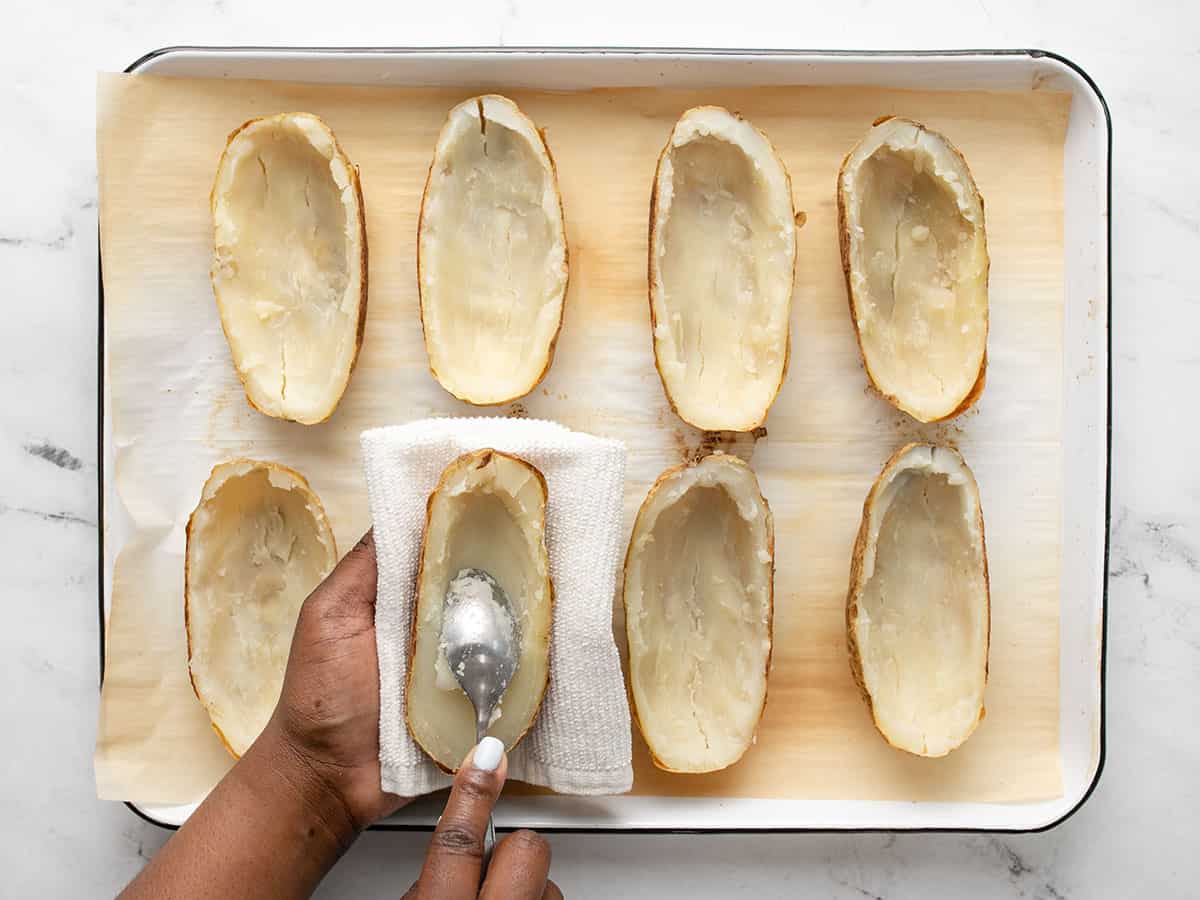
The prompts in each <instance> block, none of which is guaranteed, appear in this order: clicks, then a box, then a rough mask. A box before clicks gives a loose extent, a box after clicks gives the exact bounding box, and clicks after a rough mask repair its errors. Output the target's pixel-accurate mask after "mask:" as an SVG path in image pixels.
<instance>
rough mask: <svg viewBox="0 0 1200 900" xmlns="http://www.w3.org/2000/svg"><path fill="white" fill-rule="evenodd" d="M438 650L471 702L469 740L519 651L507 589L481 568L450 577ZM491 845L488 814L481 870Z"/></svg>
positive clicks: (480, 728) (481, 729)
mask: <svg viewBox="0 0 1200 900" xmlns="http://www.w3.org/2000/svg"><path fill="white" fill-rule="evenodd" d="M440 643H441V650H442V652H444V653H445V654H446V662H447V663H448V664H449V666H450V671H451V672H453V673H454V677H455V678H456V679H457V680H458V684H459V687H461V688H462V689H463V693H464V694H466V695H467V699H468V700H470V701H471V705H472V706H474V707H475V743H476V744H478V743H479V742H480V741H481V740H483V737H484V735H485V734H487V730H488V725H490V724H491V721H492V714H493V713H494V712H495V709H496V706H497V704H499V702H500V698H501V697H502V696H504V692H505V690H506V689H507V688H508V683H509V682H510V681H512V677H513V673H515V672H516V671H517V663H518V660H519V659H520V655H521V635H520V631H519V630H518V629H517V623H516V621H515V620H514V619H513V613H512V607H511V606H510V605H509V601H508V595H507V594H505V593H504V588H502V587H500V585H499V584H498V583H497V582H496V579H495V578H493V577H492V576H491V575H489V574H488V573H487V572H485V571H483V570H482V569H461V570H460V571H459V572H458V574H457V575H455V576H454V578H452V579H451V580H450V584H449V585H448V586H447V588H446V597H445V600H444V602H443V606H442V635H441V642H440ZM495 846H496V826H495V824H494V823H493V822H492V817H491V816H488V827H487V835H486V836H485V837H484V841H483V868H482V873H486V872H487V867H488V863H489V862H490V861H491V858H492V848H494V847H495Z"/></svg>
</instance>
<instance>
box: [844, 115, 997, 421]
mask: <svg viewBox="0 0 1200 900" xmlns="http://www.w3.org/2000/svg"><path fill="white" fill-rule="evenodd" d="M878 127H879V128H882V129H884V130H885V131H884V136H882V137H879V138H876V139H872V138H870V137H869V138H868V139H867V141H873V143H874V149H872V150H870V151H869V152H867V151H864V154H863V158H862V159H859V160H857V161H856V162H855V164H854V167H853V170H852V171H851V172H850V173H849V174H848V176H847V178H848V179H849V180H848V182H847V184H848V185H849V187H848V188H847V194H848V199H849V203H848V206H849V208H848V211H847V222H848V225H849V227H850V230H851V231H850V233H851V276H850V278H851V289H852V292H853V295H854V315H855V318H856V323H857V327H858V331H859V336H860V340H861V341H862V345H863V354H864V356H865V357H866V361H867V365H868V368H869V370H870V372H871V376H872V378H873V379H874V380H875V382H876V384H877V386H878V387H879V388H880V389H881V390H882V391H883V392H884V393H885V394H889V395H893V396H895V397H896V400H897V402H898V404H899V405H900V406H901V408H902V409H905V410H906V411H908V412H910V413H911V414H913V415H914V416H915V417H916V418H918V419H921V420H923V421H930V420H933V419H937V418H941V417H944V416H946V415H949V414H951V413H953V412H955V411H956V408H957V407H958V406H959V404H960V403H961V402H962V401H963V400H964V399H965V398H966V397H967V396H968V395H969V394H970V392H971V389H972V388H973V387H974V386H975V383H976V381H977V379H978V377H979V372H980V368H981V366H982V363H983V355H984V351H985V349H986V339H987V268H988V263H987V248H986V242H985V238H984V230H983V209H982V206H981V204H980V202H979V198H978V194H977V193H976V192H975V188H974V185H973V183H972V181H971V176H970V173H969V172H968V171H967V170H966V166H965V164H963V163H962V161H961V159H960V158H959V157H958V156H957V155H956V154H955V153H954V151H953V150H952V149H951V148H949V147H948V146H947V145H946V144H945V143H944V141H943V139H942V138H940V136H937V135H934V134H932V133H931V132H928V131H925V130H923V129H920V128H919V127H918V126H916V125H914V124H912V123H906V122H903V121H897V122H886V123H884V124H883V125H882V126H878ZM864 143H866V141H864Z"/></svg>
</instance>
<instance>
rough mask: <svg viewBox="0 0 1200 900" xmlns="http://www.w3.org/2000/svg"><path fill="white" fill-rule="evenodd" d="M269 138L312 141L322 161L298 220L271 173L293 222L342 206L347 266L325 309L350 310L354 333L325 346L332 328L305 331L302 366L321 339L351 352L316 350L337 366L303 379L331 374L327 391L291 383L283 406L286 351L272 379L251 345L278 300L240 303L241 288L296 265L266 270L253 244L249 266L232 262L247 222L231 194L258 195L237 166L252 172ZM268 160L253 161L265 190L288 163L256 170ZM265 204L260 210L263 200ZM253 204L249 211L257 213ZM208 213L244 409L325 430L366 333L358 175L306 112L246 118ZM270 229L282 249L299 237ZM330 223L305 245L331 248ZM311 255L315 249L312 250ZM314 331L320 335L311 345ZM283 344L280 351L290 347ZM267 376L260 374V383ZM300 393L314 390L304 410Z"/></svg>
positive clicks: (316, 256) (316, 258) (228, 146)
mask: <svg viewBox="0 0 1200 900" xmlns="http://www.w3.org/2000/svg"><path fill="white" fill-rule="evenodd" d="M272 131H275V132H279V133H281V134H286V135H290V136H292V137H295V136H297V135H302V136H303V137H304V139H305V140H307V141H308V148H309V149H311V150H312V151H314V152H315V153H316V154H317V155H318V156H319V157H321V158H323V159H326V160H328V165H329V173H328V175H329V181H326V182H322V183H319V184H316V185H313V184H312V179H311V177H309V178H307V179H306V181H305V184H304V188H303V191H304V206H305V210H304V211H303V212H301V211H300V208H299V203H298V201H296V200H295V197H296V196H298V193H297V192H298V188H297V186H296V185H295V184H292V185H289V184H288V174H287V170H286V169H285V170H284V171H282V172H280V171H278V170H277V171H276V172H275V179H276V180H277V181H279V182H280V183H281V184H282V185H283V190H282V191H281V192H279V193H278V195H277V196H278V198H279V199H278V200H277V202H278V203H279V204H280V205H281V206H282V207H287V206H288V205H289V204H291V205H294V206H295V210H294V211H293V212H294V214H295V215H300V216H304V217H308V216H310V215H312V216H314V217H315V218H314V221H315V220H316V219H320V215H319V214H318V213H316V212H314V211H316V210H320V209H321V208H322V207H321V205H320V201H319V197H320V196H324V195H331V194H337V195H338V199H337V200H336V201H335V202H334V203H333V204H332V205H333V206H334V207H340V209H341V211H342V212H343V214H344V215H345V216H346V217H347V222H346V223H345V228H344V234H343V236H344V238H345V241H346V244H345V248H344V250H345V252H346V254H347V258H346V259H345V260H344V262H345V265H346V278H347V283H346V286H345V290H344V294H343V296H342V297H340V298H330V299H329V300H327V301H326V302H327V305H328V306H329V307H331V308H332V307H333V306H336V307H337V308H338V309H339V310H342V309H344V308H345V307H346V306H347V305H348V304H350V305H352V306H353V307H354V309H353V310H352V311H351V313H350V317H349V321H347V322H345V323H344V325H342V326H341V327H342V328H344V329H347V330H348V331H350V332H351V333H350V334H349V335H346V334H334V335H332V337H331V335H330V334H329V333H328V332H329V331H330V329H329V328H328V327H327V326H328V323H326V327H323V328H315V329H308V331H309V333H308V334H306V335H305V336H303V337H302V338H301V339H299V340H298V341H297V347H299V349H300V350H301V353H300V354H298V355H299V356H300V358H301V359H302V360H303V359H304V358H305V357H306V356H309V355H312V354H313V353H314V350H313V346H314V343H315V341H317V340H320V341H330V340H332V339H334V338H336V339H338V340H339V341H341V342H344V343H346V344H348V345H349V346H346V347H343V346H341V345H340V344H339V345H338V346H336V347H334V346H331V345H323V346H322V347H321V348H318V349H319V351H322V352H333V353H334V356H335V359H333V360H332V361H330V363H329V365H328V366H323V365H321V364H313V365H310V366H308V367H307V369H306V371H305V373H304V374H305V376H306V377H307V378H311V379H313V380H319V379H322V378H325V375H324V374H323V371H324V370H327V371H328V373H329V374H328V378H327V380H326V381H325V383H323V384H317V385H315V386H314V385H313V384H310V383H308V382H306V381H305V380H304V379H300V380H299V381H300V383H299V384H297V383H296V382H297V380H298V379H296V378H295V377H293V384H292V393H293V399H290V400H289V398H288V397H287V362H286V352H284V354H283V355H282V356H281V359H280V361H279V365H280V369H281V374H280V376H279V378H278V379H276V378H275V373H274V372H272V371H270V370H271V368H272V365H273V363H274V361H273V360H272V365H268V364H267V363H266V362H265V361H264V359H263V357H266V356H269V355H270V354H269V353H267V352H262V353H260V349H261V348H259V347H257V346H256V343H258V342H261V341H262V340H264V339H265V335H264V334H263V333H262V332H263V322H267V323H270V322H271V318H272V316H274V315H276V314H277V312H278V311H279V310H277V309H276V307H277V306H279V304H278V303H277V301H278V299H279V298H278V297H276V296H264V295H259V294H253V293H251V294H250V295H248V296H247V295H245V294H246V291H247V288H246V287H244V286H242V285H241V284H240V283H239V279H240V278H243V277H246V276H247V273H250V274H255V273H257V274H259V275H263V273H266V274H270V269H271V266H272V265H274V267H275V269H276V270H277V271H276V272H275V273H274V274H275V275H276V276H280V275H281V274H283V275H286V273H285V272H284V270H285V269H287V267H288V266H289V265H290V264H291V263H292V262H294V261H293V260H291V259H290V258H285V259H280V260H276V261H275V262H274V263H272V262H271V261H270V260H266V261H265V262H264V261H263V260H261V259H259V258H258V257H260V256H262V255H263V254H262V253H260V252H259V251H261V250H262V247H264V246H269V243H267V244H263V243H258V244H256V246H255V248H254V250H252V251H251V252H250V253H249V255H248V256H247V257H246V259H243V260H241V261H240V262H239V257H238V253H239V250H238V240H239V237H240V236H241V230H242V228H243V227H244V226H245V223H244V222H242V221H240V219H239V217H244V211H243V212H239V211H238V209H237V207H238V201H237V200H236V196H235V195H236V194H237V192H239V191H242V192H245V191H253V189H254V188H253V186H252V185H247V184H246V182H247V181H252V180H253V179H247V178H241V177H240V171H239V166H242V165H250V163H243V159H244V158H245V157H247V156H248V155H249V154H250V153H251V152H252V149H253V144H254V142H255V141H256V140H261V139H262V135H266V134H270V133H272ZM283 143H284V142H282V141H275V142H273V143H272V144H269V145H268V146H269V147H274V146H275V145H277V144H278V145H282V144H283ZM264 152H266V151H262V152H260V153H259V154H258V165H259V166H260V167H261V168H262V172H263V178H264V181H266V182H267V183H269V179H270V178H271V175H270V169H272V168H275V166H276V163H278V165H280V166H283V165H285V162H284V154H282V153H281V154H280V158H279V159H273V160H272V165H271V166H268V165H267V164H266V163H265V162H263V161H262V155H263V153H264ZM310 174H311V173H310ZM293 180H296V179H293ZM310 190H315V192H316V195H317V196H318V202H317V204H316V205H314V204H313V203H312V202H311V200H310ZM266 196H269V191H268V190H267V189H265V188H264V198H265V197H266ZM255 203H257V201H255ZM263 203H264V208H265V204H266V200H265V199H264V200H263ZM250 205H252V206H253V205H254V204H253V203H252V204H250ZM209 207H210V211H211V215H212V221H213V236H214V256H213V264H212V268H211V270H210V278H211V281H212V287H213V294H214V296H215V298H216V302H217V311H218V314H219V317H220V321H221V329H222V331H223V332H224V333H225V338H226V341H227V343H228V344H229V349H230V355H231V357H232V359H233V364H234V370H235V372H236V373H237V376H238V380H239V381H241V383H242V387H243V389H244V390H245V393H246V400H247V402H248V403H249V404H250V405H251V406H252V407H254V408H255V409H257V410H258V411H259V412H261V413H263V414H264V415H268V416H272V417H274V418H281V419H288V420H291V421H295V422H299V423H301V424H304V425H313V424H317V423H319V422H323V421H325V420H326V419H328V418H329V417H330V416H332V415H333V413H334V411H335V410H336V409H337V405H338V403H339V402H340V400H341V398H342V396H343V394H344V393H345V391H346V388H347V387H348V385H349V383H350V378H351V375H352V374H353V372H354V369H355V367H356V365H357V362H358V354H359V350H360V349H361V347H362V341H363V335H364V331H365V328H366V317H367V297H368V290H367V282H368V278H367V276H368V269H367V227H366V208H365V204H364V201H363V192H362V182H361V180H360V178H359V171H358V168H357V167H356V166H355V165H354V164H353V163H352V162H351V161H350V159H349V157H348V156H347V155H346V152H345V150H344V149H343V148H342V145H341V144H340V142H339V141H338V139H337V136H336V135H335V134H334V133H333V131H332V129H330V127H329V126H328V125H327V124H326V123H325V122H324V121H323V120H322V119H321V118H320V117H319V116H316V115H313V114H312V113H303V112H292V113H280V114H277V115H274V116H266V117H260V118H255V119H249V120H248V121H246V122H244V123H242V125H240V126H239V127H238V128H236V129H234V130H233V131H232V132H230V134H229V137H228V138H227V140H226V143H225V147H224V149H223V150H222V153H221V157H220V161H219V162H218V165H217V174H216V177H215V178H214V181H213V186H212V190H211V191H210V194H209ZM326 212H328V209H326ZM276 213H277V215H288V214H289V213H288V212H287V211H286V210H284V209H279V210H276ZM271 224H272V225H274V226H275V232H276V233H275V234H274V235H273V236H274V237H277V238H279V239H280V240H285V239H286V241H289V242H292V243H294V242H295V240H296V235H295V233H294V232H293V231H289V229H288V227H286V226H285V225H284V224H283V223H279V222H272V223H271ZM293 224H294V223H293ZM333 224H334V223H329V222H324V223H319V225H315V226H314V228H313V231H312V234H311V240H312V241H314V242H317V241H318V238H320V240H321V241H328V240H334V239H336V238H335V232H336V228H333V227H322V226H326V225H327V226H332V225H333ZM296 230H301V229H296ZM301 243H303V241H301ZM277 249H278V248H277ZM307 249H309V250H312V248H307ZM280 252H283V251H280ZM310 256H311V260H310V261H311V262H312V264H313V266H314V268H315V269H317V270H319V271H320V273H321V274H324V270H322V269H321V264H322V263H321V253H320V252H316V251H314V252H312V253H311V254H310ZM326 262H327V261H326ZM249 263H253V265H249ZM264 277H265V276H264ZM304 281H305V283H306V284H309V285H314V284H318V281H317V280H314V279H313V278H311V277H308V276H306V277H305V278H304ZM322 285H323V283H322ZM275 287H276V288H278V287H279V286H278V285H275ZM302 299H303V298H302ZM298 305H299V306H303V305H304V303H303V302H301V303H299V304H298ZM279 309H282V307H279ZM301 318H302V317H301ZM278 327H279V329H280V330H281V331H283V332H284V333H285V334H286V333H287V329H289V328H290V327H291V323H289V322H285V323H284V324H282V325H280V326H278ZM313 332H316V333H317V334H316V336H315V337H314V334H313ZM284 343H285V344H286V340H285V341H284ZM264 372H265V373H266V374H263V373H264ZM276 382H278V384H277V383H276ZM297 387H299V388H301V389H304V388H310V389H311V391H312V393H313V394H314V395H315V396H313V397H311V398H309V399H308V400H307V401H304V400H302V401H299V402H297V401H296V400H295V399H294V395H295V394H296V392H297V390H296V389H297Z"/></svg>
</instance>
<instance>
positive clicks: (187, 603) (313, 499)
mask: <svg viewBox="0 0 1200 900" xmlns="http://www.w3.org/2000/svg"><path fill="white" fill-rule="evenodd" d="M238 464H245V465H250V466H253V467H254V468H256V469H266V470H267V471H275V472H282V473H284V474H285V475H286V476H287V477H288V478H290V479H292V480H294V481H295V482H296V484H297V485H298V486H299V488H300V490H301V491H303V493H304V495H305V498H306V499H307V500H308V501H309V502H310V503H311V504H312V507H313V510H314V518H315V519H316V520H317V524H318V526H319V528H320V529H321V531H322V532H323V533H324V534H325V535H326V536H327V537H328V538H329V549H330V550H331V551H332V552H333V556H334V559H335V560H336V559H337V555H338V553H337V539H336V538H335V537H334V535H333V528H332V527H330V524H329V517H328V516H327V515H326V513H325V506H324V504H322V503H321V498H320V497H319V496H317V493H316V491H314V490H313V489H312V486H311V485H310V484H309V483H308V479H307V478H305V477H304V476H303V475H301V474H300V473H299V472H297V471H296V470H295V469H293V468H292V467H291V466H285V465H283V464H282V463H276V462H271V461H269V460H259V459H250V458H249V457H237V458H236V459H229V460H226V461H225V462H220V463H217V464H216V465H215V466H213V467H212V471H210V472H209V474H208V478H207V479H205V482H204V487H203V488H201V490H200V500H199V501H198V502H197V503H196V508H195V509H193V510H192V513H191V515H189V516H188V521H187V527H186V529H185V530H184V535H185V540H184V551H183V631H184V638H185V640H186V642H187V663H188V682H189V683H190V684H191V686H192V693H193V694H195V695H196V699H197V700H198V701H199V702H200V705H201V706H202V707H204V712H205V713H206V714H207V713H208V706H207V705H206V704H205V702H204V696H203V695H202V694H201V693H200V689H199V688H198V687H197V686H196V676H195V675H194V674H193V672H192V610H191V606H192V552H191V550H192V529H193V526H194V524H195V519H196V513H198V512H199V511H200V508H201V507H202V506H204V504H205V502H206V499H205V496H204V491H205V489H207V487H208V482H209V481H211V480H212V478H213V476H214V475H215V474H216V473H217V470H218V469H220V468H222V467H223V466H232V465H238ZM209 724H210V725H211V726H212V730H213V731H214V732H216V735H217V738H218V739H219V740H220V741H221V744H222V746H224V747H225V749H226V750H228V751H229V755H230V756H232V757H233V758H234V759H240V758H241V754H239V753H238V752H237V751H236V750H234V749H233V746H232V745H231V744H230V743H229V740H228V738H226V737H225V733H224V732H223V731H221V728H220V726H218V725H217V723H216V722H214V721H213V719H212V716H211V715H209Z"/></svg>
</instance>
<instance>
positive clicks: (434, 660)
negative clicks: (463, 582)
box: [407, 454, 552, 769]
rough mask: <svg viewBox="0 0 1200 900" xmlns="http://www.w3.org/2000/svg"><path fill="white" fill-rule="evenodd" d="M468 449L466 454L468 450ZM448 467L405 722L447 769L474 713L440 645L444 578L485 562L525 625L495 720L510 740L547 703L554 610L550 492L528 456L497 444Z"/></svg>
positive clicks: (462, 746)
mask: <svg viewBox="0 0 1200 900" xmlns="http://www.w3.org/2000/svg"><path fill="white" fill-rule="evenodd" d="M469 458H471V457H464V458H462V459H469ZM478 462H479V458H478V457H477V456H476V457H475V458H474V461H472V462H471V463H470V464H469V465H468V464H466V463H463V462H462V460H460V461H459V462H456V463H454V464H452V466H456V465H457V466H459V469H458V470H456V471H455V472H453V473H451V474H450V475H449V477H444V481H443V484H442V485H441V486H439V490H438V491H437V492H436V494H435V495H434V497H433V500H432V503H431V506H430V510H429V521H428V524H427V526H426V532H425V539H424V556H423V560H422V567H421V575H420V580H419V584H418V595H417V611H416V617H417V618H416V625H415V629H416V635H415V641H414V648H413V657H412V659H411V660H410V662H409V665H410V671H409V681H408V696H407V705H408V722H409V727H410V729H411V730H412V733H413V737H414V739H415V740H416V741H417V743H418V744H420V746H421V747H422V748H423V749H424V750H425V752H426V753H428V754H429V755H430V756H431V757H433V758H434V759H435V760H436V761H437V762H439V763H441V764H442V765H443V766H444V767H445V768H447V769H455V768H457V767H458V765H459V763H461V762H462V760H463V758H464V757H465V756H466V755H467V752H468V751H469V750H470V749H471V747H473V746H474V745H475V713H474V710H473V708H472V706H471V703H470V701H469V700H468V699H467V697H466V695H465V694H464V693H463V692H462V689H461V688H460V687H459V686H458V683H457V682H456V681H455V680H454V679H453V676H452V675H451V674H450V672H449V669H448V667H447V666H446V663H445V656H444V651H443V648H442V647H441V628H442V608H443V601H444V598H445V594H446V588H447V587H448V586H449V584H450V581H451V579H452V578H454V576H455V575H457V574H458V573H459V572H460V571H461V570H462V569H469V568H476V569H482V570H484V571H485V572H488V573H489V574H490V575H491V576H492V577H493V578H495V579H496V581H497V582H498V583H499V584H500V586H501V587H502V588H503V589H504V592H505V593H506V594H507V595H508V598H509V602H510V604H511V608H512V612H513V614H514V616H515V618H516V620H517V625H518V628H519V630H520V634H521V657H520V661H519V664H518V666H517V671H516V673H515V674H514V676H513V679H512V681H511V682H510V683H509V686H508V690H507V691H506V692H505V695H504V698H503V701H502V703H501V711H500V715H499V717H498V718H493V721H492V725H491V727H489V729H488V734H491V735H493V736H495V737H497V738H499V739H500V740H502V741H504V744H505V747H506V748H509V749H511V748H512V747H513V745H515V743H516V742H517V740H518V739H519V738H520V737H521V736H522V735H524V734H525V732H526V730H527V729H528V728H529V726H530V724H531V723H532V721H533V719H534V717H535V716H536V715H537V712H538V709H539V707H540V705H541V700H542V695H543V692H544V690H545V686H546V678H547V675H548V672H549V640H550V623H551V610H552V594H551V587H550V580H549V578H550V575H549V564H548V561H547V557H546V550H545V545H544V543H543V540H544V539H543V532H544V528H545V503H546V497H545V493H544V489H543V487H542V483H541V480H540V479H539V478H538V476H537V475H536V473H535V472H534V471H533V470H532V469H531V468H530V467H529V466H528V465H527V464H525V463H523V462H519V461H516V460H513V459H512V458H509V457H505V456H501V455H499V454H491V455H490V460H489V461H488V462H487V463H486V464H484V465H482V466H479V465H477V463H478Z"/></svg>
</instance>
